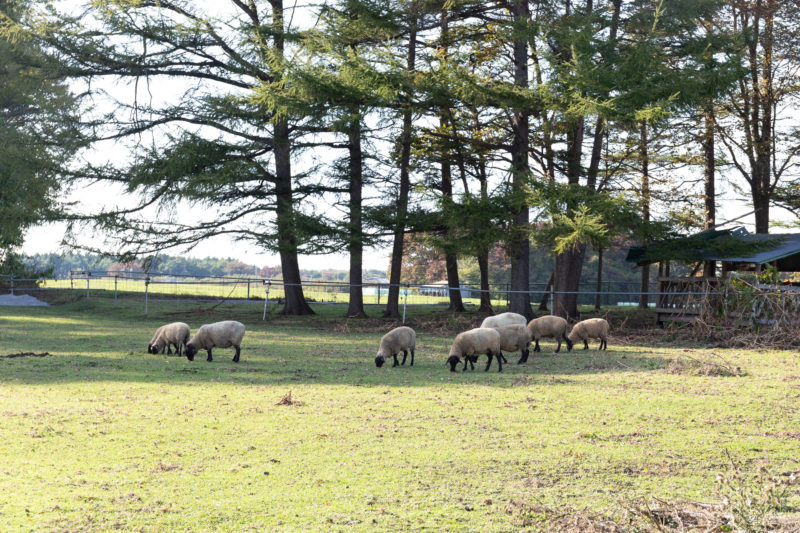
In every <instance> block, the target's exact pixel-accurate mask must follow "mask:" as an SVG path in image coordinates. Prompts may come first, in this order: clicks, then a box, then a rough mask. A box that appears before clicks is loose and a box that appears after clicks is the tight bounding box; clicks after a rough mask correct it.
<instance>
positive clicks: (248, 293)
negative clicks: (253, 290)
mask: <svg viewBox="0 0 800 533" xmlns="http://www.w3.org/2000/svg"><path fill="white" fill-rule="evenodd" d="M247 299H248V300H249V299H250V278H247Z"/></svg>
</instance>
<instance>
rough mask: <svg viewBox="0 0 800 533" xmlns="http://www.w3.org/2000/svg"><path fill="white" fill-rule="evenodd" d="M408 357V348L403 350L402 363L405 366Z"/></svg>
mask: <svg viewBox="0 0 800 533" xmlns="http://www.w3.org/2000/svg"><path fill="white" fill-rule="evenodd" d="M406 357H408V350H403V362H402V363H400V364H401V365H404V366H405V364H406Z"/></svg>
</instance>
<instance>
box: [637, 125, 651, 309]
mask: <svg viewBox="0 0 800 533" xmlns="http://www.w3.org/2000/svg"><path fill="white" fill-rule="evenodd" d="M647 143H648V139H647V122H645V121H644V120H643V121H642V122H641V124H640V125H639V157H640V158H641V163H642V219H643V220H644V221H645V222H649V221H650V154H649V153H648V151H647V148H648V145H647ZM649 242H650V239H645V240H644V244H645V245H646V244H647V243H649ZM649 287H650V265H644V266H643V267H642V282H641V284H640V286H639V292H640V293H641V295H640V296H639V308H640V309H647V304H648V292H649Z"/></svg>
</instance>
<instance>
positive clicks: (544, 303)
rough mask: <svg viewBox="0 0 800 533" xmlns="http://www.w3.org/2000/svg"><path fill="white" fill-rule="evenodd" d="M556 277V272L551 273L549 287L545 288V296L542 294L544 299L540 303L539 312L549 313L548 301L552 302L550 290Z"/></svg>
mask: <svg viewBox="0 0 800 533" xmlns="http://www.w3.org/2000/svg"><path fill="white" fill-rule="evenodd" d="M554 276H555V271H553V272H551V273H550V278H549V279H548V280H547V285H546V286H545V288H544V294H542V299H541V301H539V311H549V309H548V308H547V301H548V300H550V288H551V287H552V286H553V277H554Z"/></svg>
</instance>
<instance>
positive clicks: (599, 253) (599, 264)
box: [594, 246, 603, 311]
mask: <svg viewBox="0 0 800 533" xmlns="http://www.w3.org/2000/svg"><path fill="white" fill-rule="evenodd" d="M602 290H603V247H602V246H601V247H600V248H598V249H597V289H596V290H595V292H596V294H595V295H594V308H595V310H597V311H599V310H600V296H601V294H600V293H601V291H602Z"/></svg>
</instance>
